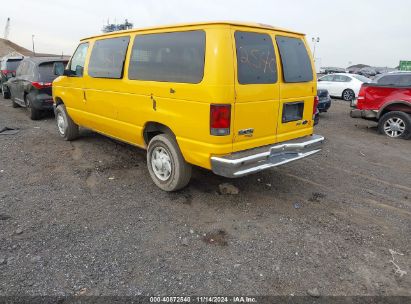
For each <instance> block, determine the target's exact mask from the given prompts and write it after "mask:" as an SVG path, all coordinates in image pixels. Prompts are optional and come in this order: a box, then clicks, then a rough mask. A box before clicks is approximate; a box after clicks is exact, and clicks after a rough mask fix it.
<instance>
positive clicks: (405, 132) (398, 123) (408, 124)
mask: <svg viewBox="0 0 411 304" xmlns="http://www.w3.org/2000/svg"><path fill="white" fill-rule="evenodd" d="M378 131H379V132H380V133H381V134H385V135H386V136H388V137H391V138H401V139H410V138H411V115H410V114H407V113H405V112H400V111H392V112H388V113H385V114H384V115H383V116H382V117H381V118H380V119H379V121H378Z"/></svg>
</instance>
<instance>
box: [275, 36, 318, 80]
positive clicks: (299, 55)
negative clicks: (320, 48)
mask: <svg viewBox="0 0 411 304" xmlns="http://www.w3.org/2000/svg"><path fill="white" fill-rule="evenodd" d="M275 39H276V41H277V45H278V49H279V51H280V57H281V63H282V66H283V77H284V81H285V82H292V83H293V82H308V81H312V80H313V68H312V66H311V61H310V57H309V56H308V53H307V49H306V48H305V45H304V42H303V41H302V40H301V39H299V38H292V37H284V36H277V37H276V38H275Z"/></svg>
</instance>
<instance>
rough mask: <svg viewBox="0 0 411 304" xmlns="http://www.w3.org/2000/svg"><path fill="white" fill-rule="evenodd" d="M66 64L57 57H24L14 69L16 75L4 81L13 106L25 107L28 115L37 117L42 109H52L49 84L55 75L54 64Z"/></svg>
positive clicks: (33, 117) (34, 118)
mask: <svg viewBox="0 0 411 304" xmlns="http://www.w3.org/2000/svg"><path fill="white" fill-rule="evenodd" d="M57 62H58V63H59V64H60V65H64V66H65V65H67V62H68V61H67V60H66V59H60V58H58V57H32V58H25V59H24V60H23V61H22V62H21V64H20V65H19V67H18V69H17V71H16V77H13V78H10V79H9V81H8V82H7V83H6V85H7V88H8V90H9V91H10V97H11V99H12V101H13V107H14V108H16V107H19V106H21V107H26V108H27V109H28V112H29V117H30V118H31V119H33V120H36V119H39V118H40V117H41V113H42V112H43V111H51V110H53V97H52V92H51V85H52V82H53V80H54V79H55V78H56V77H57V75H55V73H54V64H55V63H57Z"/></svg>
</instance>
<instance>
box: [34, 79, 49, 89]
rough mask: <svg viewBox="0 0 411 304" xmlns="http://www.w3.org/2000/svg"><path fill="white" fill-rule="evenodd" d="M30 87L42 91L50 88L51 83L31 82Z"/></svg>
mask: <svg viewBox="0 0 411 304" xmlns="http://www.w3.org/2000/svg"><path fill="white" fill-rule="evenodd" d="M31 85H32V86H33V87H35V88H36V89H44V88H49V87H51V82H37V81H32V82H31Z"/></svg>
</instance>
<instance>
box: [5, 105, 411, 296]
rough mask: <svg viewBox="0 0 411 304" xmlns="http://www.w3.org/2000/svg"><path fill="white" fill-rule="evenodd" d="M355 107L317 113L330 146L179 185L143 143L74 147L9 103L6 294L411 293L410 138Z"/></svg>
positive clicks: (95, 141)
mask: <svg viewBox="0 0 411 304" xmlns="http://www.w3.org/2000/svg"><path fill="white" fill-rule="evenodd" d="M348 112H349V107H348V105H347V104H346V103H344V102H343V101H335V102H334V103H333V105H332V108H331V110H330V112H329V113H325V114H323V115H322V116H321V119H320V125H319V126H318V127H317V130H316V133H318V134H322V135H324V136H326V138H327V142H326V144H325V147H324V150H323V151H322V153H321V154H318V155H316V156H314V157H312V158H310V159H307V160H301V161H298V162H295V163H291V164H288V165H285V166H283V167H279V168H277V169H273V170H269V171H265V172H263V173H259V174H256V175H252V176H248V177H245V178H241V179H237V180H228V179H224V178H221V177H218V176H215V175H213V174H212V173H210V172H207V171H205V170H202V169H195V170H194V173H193V180H192V182H191V184H190V185H189V187H188V188H186V189H185V190H183V191H181V192H179V193H172V194H170V193H165V192H162V191H161V190H159V189H158V188H157V187H156V186H155V185H154V184H153V183H152V182H151V180H150V177H149V174H148V172H147V170H146V161H145V152H144V151H142V150H139V149H137V148H134V147H131V146H128V145H125V144H122V143H118V142H115V141H113V140H111V139H108V138H105V137H103V136H100V135H97V134H95V133H92V132H90V131H87V130H84V131H83V132H82V137H81V139H79V140H77V141H74V142H72V143H68V142H65V141H63V140H61V139H60V138H59V136H58V134H57V131H56V127H55V123H54V119H53V117H49V118H47V119H44V120H41V121H36V122H33V121H30V120H29V119H28V118H27V115H26V113H25V110H24V109H13V108H11V102H10V101H5V100H1V99H0V129H1V127H4V126H8V127H17V128H20V132H19V133H18V134H16V135H0V155H1V158H0V295H15V294H27V295H33V294H36V295H73V294H85V295H139V294H143V295H146V294H155V295H170V294H174V295H176V294H177V295H182V294H185V295H216V294H230V295H239V294H241V295H290V294H293V295H306V294H307V291H308V290H311V289H315V288H317V289H318V292H319V293H320V294H321V295H408V296H410V295H411V288H410V287H411V258H410V256H411V242H410V233H411V221H410V218H411V153H410V151H411V150H410V148H411V141H404V140H391V139H388V138H386V137H384V136H382V135H378V134H377V131H376V128H375V127H374V126H375V124H374V123H372V122H366V121H362V120H353V119H351V118H349V115H348ZM224 182H231V183H232V184H233V185H235V186H237V187H238V188H239V190H240V193H239V194H238V195H220V194H219V193H218V186H219V184H221V183H224ZM390 250H391V251H390ZM397 253H398V254H397ZM400 254H402V255H400Z"/></svg>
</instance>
